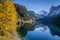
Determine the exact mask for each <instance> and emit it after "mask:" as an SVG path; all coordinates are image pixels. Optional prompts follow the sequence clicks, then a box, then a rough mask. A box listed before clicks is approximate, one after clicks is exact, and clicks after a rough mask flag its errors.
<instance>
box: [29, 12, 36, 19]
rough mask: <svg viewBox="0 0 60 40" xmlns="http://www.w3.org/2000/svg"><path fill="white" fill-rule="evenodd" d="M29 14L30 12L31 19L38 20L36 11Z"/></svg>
mask: <svg viewBox="0 0 60 40" xmlns="http://www.w3.org/2000/svg"><path fill="white" fill-rule="evenodd" d="M28 12H29V15H30V17H31V18H32V19H36V18H37V16H36V13H35V11H28Z"/></svg>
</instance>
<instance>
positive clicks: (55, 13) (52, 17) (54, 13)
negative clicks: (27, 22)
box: [46, 5, 60, 22]
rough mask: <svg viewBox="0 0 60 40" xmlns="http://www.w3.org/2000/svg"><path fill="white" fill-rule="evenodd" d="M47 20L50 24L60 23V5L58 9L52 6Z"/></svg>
mask: <svg viewBox="0 0 60 40" xmlns="http://www.w3.org/2000/svg"><path fill="white" fill-rule="evenodd" d="M46 20H47V21H49V22H60V5H59V6H56V7H55V6H52V7H51V8H50V11H49V14H48V17H47V18H46Z"/></svg>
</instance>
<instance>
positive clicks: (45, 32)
mask: <svg viewBox="0 0 60 40" xmlns="http://www.w3.org/2000/svg"><path fill="white" fill-rule="evenodd" d="M19 31H20V32H21V33H22V34H23V35H24V36H23V38H22V40H60V23H40V22H38V23H33V24H29V23H26V24H24V25H23V26H22V27H21V28H20V29H19Z"/></svg>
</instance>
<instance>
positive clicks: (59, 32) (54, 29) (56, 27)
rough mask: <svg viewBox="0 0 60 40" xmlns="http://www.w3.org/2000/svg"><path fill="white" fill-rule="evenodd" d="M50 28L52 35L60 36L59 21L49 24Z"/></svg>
mask: <svg viewBox="0 0 60 40" xmlns="http://www.w3.org/2000/svg"><path fill="white" fill-rule="evenodd" d="M49 29H50V32H51V34H52V35H57V36H60V24H59V23H53V24H51V25H49Z"/></svg>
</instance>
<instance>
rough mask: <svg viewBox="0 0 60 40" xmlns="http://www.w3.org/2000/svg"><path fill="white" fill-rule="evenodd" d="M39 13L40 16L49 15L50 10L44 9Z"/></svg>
mask: <svg viewBox="0 0 60 40" xmlns="http://www.w3.org/2000/svg"><path fill="white" fill-rule="evenodd" d="M38 15H39V17H40V18H43V17H46V16H48V12H47V11H45V10H42V11H40V12H39V13H38Z"/></svg>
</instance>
